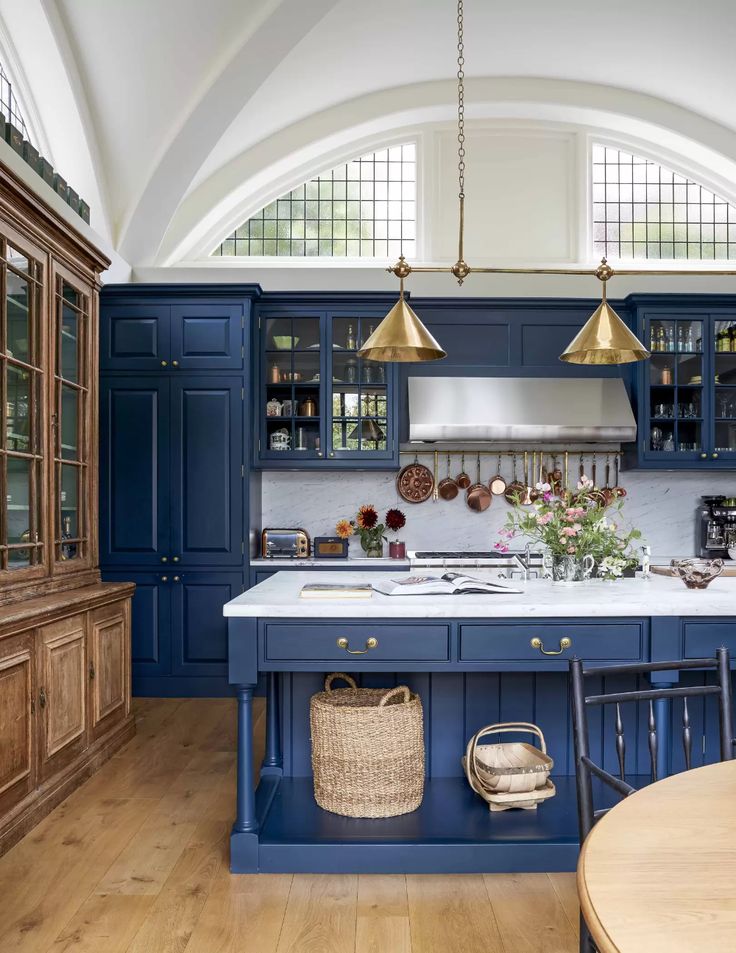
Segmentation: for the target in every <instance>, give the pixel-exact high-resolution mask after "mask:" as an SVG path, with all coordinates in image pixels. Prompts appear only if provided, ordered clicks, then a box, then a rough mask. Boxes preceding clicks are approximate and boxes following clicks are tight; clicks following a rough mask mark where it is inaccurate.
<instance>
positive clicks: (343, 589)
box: [299, 582, 373, 599]
mask: <svg viewBox="0 0 736 953" xmlns="http://www.w3.org/2000/svg"><path fill="white" fill-rule="evenodd" d="M372 595H373V590H372V589H371V587H370V586H363V585H360V583H357V582H348V583H340V582H314V583H309V584H307V585H306V586H302V588H301V592H300V593H299V596H300V597H301V598H302V599H370V598H371V596H372Z"/></svg>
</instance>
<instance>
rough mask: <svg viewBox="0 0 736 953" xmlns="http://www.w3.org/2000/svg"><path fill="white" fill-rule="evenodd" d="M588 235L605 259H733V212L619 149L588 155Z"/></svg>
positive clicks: (724, 202) (680, 178) (689, 183)
mask: <svg viewBox="0 0 736 953" xmlns="http://www.w3.org/2000/svg"><path fill="white" fill-rule="evenodd" d="M591 171H592V176H591V179H592V234H593V250H594V252H595V254H596V255H604V256H606V257H607V258H651V259H660V260H662V259H673V260H674V259H686V258H690V259H700V260H703V261H705V260H708V259H730V258H736V206H734V205H732V204H731V203H729V202H728V201H727V200H726V199H725V198H722V197H720V196H718V195H715V194H714V193H713V192H711V191H710V190H709V189H707V188H706V187H705V186H703V185H700V184H699V183H698V182H693V181H692V180H691V179H688V178H686V177H685V176H683V175H680V174H679V173H677V172H672V171H671V170H670V169H667V168H665V167H664V166H661V165H659V163H657V162H653V161H652V160H651V159H646V158H644V157H643V156H636V155H633V154H632V153H630V152H626V151H624V150H623V149H617V148H615V147H611V146H603V145H599V144H594V145H593V149H592V170H591Z"/></svg>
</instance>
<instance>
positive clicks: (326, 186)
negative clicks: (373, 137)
mask: <svg viewBox="0 0 736 953" xmlns="http://www.w3.org/2000/svg"><path fill="white" fill-rule="evenodd" d="M416 178H417V176H416V146H415V144H414V143H405V144H404V145H400V146H392V147H391V148H390V149H383V150H379V151H377V152H371V153H369V154H368V155H364V156H360V157H359V158H357V159H353V160H351V161H350V162H348V163H344V164H342V165H339V166H336V167H335V168H334V169H331V170H330V171H329V172H325V173H323V174H322V175H318V176H317V177H316V178H314V179H311V180H310V181H309V182H305V183H304V184H303V185H301V186H299V187H298V188H295V189H292V190H291V191H290V192H287V193H286V194H285V195H283V196H281V198H279V199H277V200H276V201H275V202H271V203H270V204H269V205H267V206H266V207H265V208H263V209H261V211H260V212H258V214H257V215H254V216H253V217H252V218H250V219H249V220H248V221H246V222H243V224H242V225H240V226H239V227H238V228H236V229H235V231H234V232H233V233H232V235H229V236H228V237H227V238H226V239H225V240H224V241H223V242H222V243H221V244H220V245H218V247H217V248H216V249H215V251H214V252H213V253H212V254H213V255H215V256H218V255H219V256H222V255H225V256H249V255H251V256H252V255H259V256H260V255H268V256H271V255H275V256H281V257H292V258H293V257H299V258H301V257H304V256H317V257H326V258H336V257H351V256H355V257H360V258H387V257H388V258H395V257H397V256H398V255H400V254H403V255H405V256H407V257H414V256H415V255H416V199H417V194H416ZM387 239H388V240H387Z"/></svg>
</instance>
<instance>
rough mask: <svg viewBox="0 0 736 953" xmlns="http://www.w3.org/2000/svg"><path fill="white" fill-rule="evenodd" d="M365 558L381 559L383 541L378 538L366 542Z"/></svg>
mask: <svg viewBox="0 0 736 953" xmlns="http://www.w3.org/2000/svg"><path fill="white" fill-rule="evenodd" d="M365 555H366V559H383V543H382V542H381V541H380V540H378V541H377V542H375V543H368V545H367V546H366V547H365Z"/></svg>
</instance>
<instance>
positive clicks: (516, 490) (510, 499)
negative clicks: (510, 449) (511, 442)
mask: <svg viewBox="0 0 736 953" xmlns="http://www.w3.org/2000/svg"><path fill="white" fill-rule="evenodd" d="M512 477H513V478H512V480H511V483H509V485H508V486H507V487H506V490H505V491H504V494H503V495H504V498H505V500H506V502H507V503H510V504H511V505H512V506H516V504H517V503H518V502H519V499H520V498H521V494H522V492H523V490H524V484H523V483H522V482H521V480H519V478H518V476H517V475H516V454H514V455H513V473H512Z"/></svg>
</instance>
